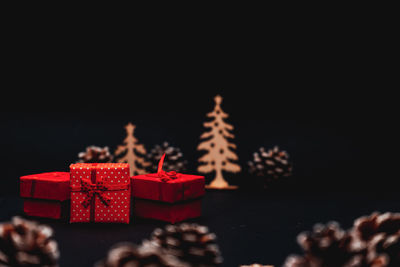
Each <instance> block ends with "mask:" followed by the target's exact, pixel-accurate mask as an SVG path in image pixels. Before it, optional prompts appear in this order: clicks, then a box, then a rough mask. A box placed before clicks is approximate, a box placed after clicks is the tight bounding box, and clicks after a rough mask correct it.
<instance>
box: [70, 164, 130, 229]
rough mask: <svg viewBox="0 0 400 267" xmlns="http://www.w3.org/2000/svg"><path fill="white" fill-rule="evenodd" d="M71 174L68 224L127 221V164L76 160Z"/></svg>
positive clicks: (128, 182) (128, 200)
mask: <svg viewBox="0 0 400 267" xmlns="http://www.w3.org/2000/svg"><path fill="white" fill-rule="evenodd" d="M70 174H71V184H70V186H71V215H70V222H71V223H73V222H103V223H129V217H130V203H131V202H130V200H131V188H130V178H129V164H127V163H77V164H72V165H71V166H70Z"/></svg>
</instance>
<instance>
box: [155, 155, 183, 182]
mask: <svg viewBox="0 0 400 267" xmlns="http://www.w3.org/2000/svg"><path fill="white" fill-rule="evenodd" d="M164 159H165V153H164V154H163V155H162V157H161V159H160V162H159V163H158V170H157V177H159V178H160V179H161V181H163V182H167V181H169V180H173V179H176V178H178V173H177V172H176V171H170V172H166V171H163V169H162V166H163V164H164Z"/></svg>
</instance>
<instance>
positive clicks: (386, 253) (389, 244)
mask: <svg viewBox="0 0 400 267" xmlns="http://www.w3.org/2000/svg"><path fill="white" fill-rule="evenodd" d="M352 234H353V235H354V236H355V237H356V238H358V239H359V240H361V241H362V242H365V243H366V244H367V249H368V250H367V251H368V253H367V260H368V262H370V263H371V264H372V263H374V264H375V265H373V266H388V267H394V266H400V213H389V212H387V213H384V214H379V213H377V212H374V213H373V214H371V215H370V216H364V217H361V218H359V219H357V220H356V221H355V223H354V227H353V229H352Z"/></svg>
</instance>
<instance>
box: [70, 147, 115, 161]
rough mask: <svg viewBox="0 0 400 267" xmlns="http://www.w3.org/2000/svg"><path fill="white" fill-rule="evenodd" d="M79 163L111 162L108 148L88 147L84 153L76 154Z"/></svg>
mask: <svg viewBox="0 0 400 267" xmlns="http://www.w3.org/2000/svg"><path fill="white" fill-rule="evenodd" d="M78 157H79V161H78V162H82V163H107V162H112V161H113V158H114V157H113V156H112V155H111V154H110V151H109V150H108V147H107V146H105V147H98V146H88V147H87V148H86V151H85V152H80V153H79V154H78Z"/></svg>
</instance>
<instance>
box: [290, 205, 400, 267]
mask: <svg viewBox="0 0 400 267" xmlns="http://www.w3.org/2000/svg"><path fill="white" fill-rule="evenodd" d="M298 242H299V244H300V245H301V247H302V248H303V250H304V256H290V257H288V259H287V260H286V263H285V265H284V266H285V267H330V266H332V267H333V266H335V267H395V266H396V267H398V266H400V213H385V214H379V213H373V214H372V215H371V216H365V217H361V218H359V219H357V220H356V221H355V222H354V226H353V228H352V229H351V230H349V231H343V230H341V229H340V228H339V226H338V224H329V225H327V226H321V225H317V226H316V228H315V229H314V232H313V233H305V234H300V235H299V236H298Z"/></svg>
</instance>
